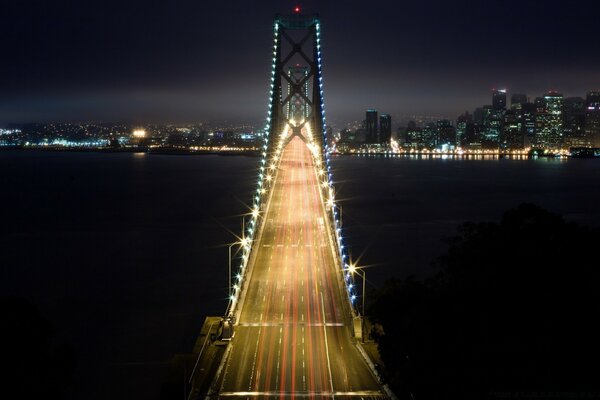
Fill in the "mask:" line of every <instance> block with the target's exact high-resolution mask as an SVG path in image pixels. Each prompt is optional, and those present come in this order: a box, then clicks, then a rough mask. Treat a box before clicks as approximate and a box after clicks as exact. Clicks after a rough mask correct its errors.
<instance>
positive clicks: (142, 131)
mask: <svg viewBox="0 0 600 400" xmlns="http://www.w3.org/2000/svg"><path fill="white" fill-rule="evenodd" d="M132 135H133V137H134V138H139V139H141V138H145V137H146V130H145V129H136V130H134V131H133V133H132Z"/></svg>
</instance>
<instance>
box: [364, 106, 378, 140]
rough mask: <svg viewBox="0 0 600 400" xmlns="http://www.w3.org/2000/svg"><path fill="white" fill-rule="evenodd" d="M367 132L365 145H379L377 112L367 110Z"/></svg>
mask: <svg viewBox="0 0 600 400" xmlns="http://www.w3.org/2000/svg"><path fill="white" fill-rule="evenodd" d="M365 131H366V137H365V143H377V110H373V109H369V110H367V114H366V119H365Z"/></svg>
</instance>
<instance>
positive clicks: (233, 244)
mask: <svg viewBox="0 0 600 400" xmlns="http://www.w3.org/2000/svg"><path fill="white" fill-rule="evenodd" d="M236 244H238V242H235V243H231V244H230V245H229V246H227V247H228V249H229V300H230V301H231V248H232V247H233V246H235V245H236Z"/></svg>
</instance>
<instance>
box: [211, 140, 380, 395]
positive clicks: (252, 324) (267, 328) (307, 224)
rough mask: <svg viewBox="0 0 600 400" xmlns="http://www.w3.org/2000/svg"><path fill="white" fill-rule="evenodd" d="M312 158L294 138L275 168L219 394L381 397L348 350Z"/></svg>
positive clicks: (346, 319)
mask: <svg viewBox="0 0 600 400" xmlns="http://www.w3.org/2000/svg"><path fill="white" fill-rule="evenodd" d="M304 133H306V132H304ZM317 153H318V151H316V149H315V148H314V147H313V148H309V146H307V144H306V143H304V142H303V141H302V140H301V139H300V138H299V137H294V138H293V139H291V140H290V142H289V143H288V144H287V145H286V147H285V148H283V149H282V150H281V152H280V155H279V158H280V159H279V161H278V166H277V168H273V169H271V172H270V174H271V176H272V180H273V182H272V185H273V186H272V189H271V190H272V194H271V197H270V203H269V204H268V205H267V207H265V208H264V209H265V210H266V212H265V215H261V217H260V218H264V221H265V225H264V226H263V231H262V234H261V235H260V237H257V238H256V239H255V241H254V242H253V243H252V251H253V252H255V254H254V256H253V261H252V265H250V268H251V269H252V272H251V275H250V279H249V281H248V282H246V285H247V289H246V291H247V292H246V294H245V296H244V298H243V300H242V302H241V303H240V305H241V309H240V310H239V318H238V319H239V321H238V324H237V325H236V327H235V329H236V335H235V338H234V339H233V342H232V349H231V352H230V354H229V358H228V360H227V362H226V367H225V372H224V373H223V376H222V380H221V384H220V391H219V395H220V396H224V397H232V396H239V397H253V398H255V397H279V398H281V399H283V398H294V397H302V398H305V397H306V398H311V399H312V398H332V397H335V396H340V398H345V397H354V396H358V397H365V398H369V397H374V398H377V397H379V398H383V397H385V394H384V393H383V392H382V391H381V388H380V386H379V384H378V382H377V380H376V379H375V377H374V376H373V375H372V373H371V371H370V370H369V368H368V366H367V364H366V362H365V361H364V359H363V358H362V356H361V355H360V353H359V351H358V350H357V348H356V347H355V344H354V343H353V338H352V335H351V331H350V329H351V324H352V321H351V316H350V311H349V307H348V300H347V297H346V296H347V292H346V289H345V288H344V287H342V285H343V283H342V282H341V275H340V271H339V270H338V268H339V264H338V263H336V260H337V257H339V255H338V254H339V253H338V252H337V249H336V248H335V239H334V241H332V240H331V239H330V236H329V231H328V226H329V225H328V222H327V221H328V219H327V218H328V215H327V214H326V213H327V211H326V208H325V207H324V204H323V203H322V202H323V201H326V200H325V199H323V198H322V196H321V188H320V180H319V175H318V168H320V167H319V166H317V165H316V163H315V161H314V160H315V157H314V156H313V155H314V154H317Z"/></svg>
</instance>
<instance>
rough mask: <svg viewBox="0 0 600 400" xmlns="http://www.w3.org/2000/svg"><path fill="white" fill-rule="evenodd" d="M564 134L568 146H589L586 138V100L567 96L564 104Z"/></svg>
mask: <svg viewBox="0 0 600 400" xmlns="http://www.w3.org/2000/svg"><path fill="white" fill-rule="evenodd" d="M563 135H564V140H565V145H566V146H569V147H571V146H574V147H576V146H589V145H590V144H591V143H589V142H588V141H587V140H586V138H585V100H584V99H583V98H581V97H567V98H566V99H565V102H564V106H563Z"/></svg>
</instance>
